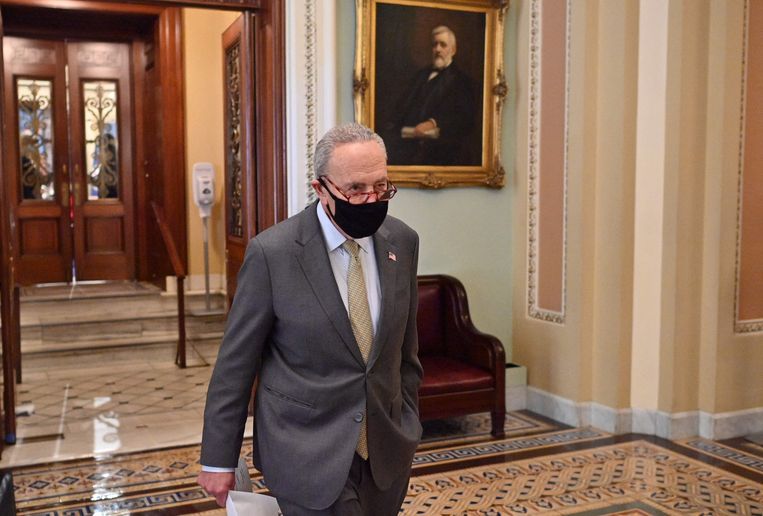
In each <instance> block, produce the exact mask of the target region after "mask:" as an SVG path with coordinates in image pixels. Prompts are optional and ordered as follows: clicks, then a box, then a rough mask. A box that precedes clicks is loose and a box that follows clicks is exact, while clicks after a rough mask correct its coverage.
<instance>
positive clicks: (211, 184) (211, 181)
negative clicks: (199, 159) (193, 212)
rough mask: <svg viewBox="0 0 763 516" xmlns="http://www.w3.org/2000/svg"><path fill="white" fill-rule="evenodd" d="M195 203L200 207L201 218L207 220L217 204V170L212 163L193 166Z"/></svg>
mask: <svg viewBox="0 0 763 516" xmlns="http://www.w3.org/2000/svg"><path fill="white" fill-rule="evenodd" d="M193 201H194V202H195V203H196V206H198V207H199V216H200V217H201V218H203V219H206V218H207V217H209V216H210V215H211V214H212V206H214V204H215V169H214V167H213V166H212V164H211V163H194V165H193Z"/></svg>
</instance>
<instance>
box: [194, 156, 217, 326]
mask: <svg viewBox="0 0 763 516" xmlns="http://www.w3.org/2000/svg"><path fill="white" fill-rule="evenodd" d="M193 202H195V203H196V206H198V207H199V216H200V217H201V220H202V222H203V223H204V224H203V231H204V232H203V234H202V239H203V242H204V293H205V296H204V301H205V303H204V304H205V307H206V313H211V310H212V308H211V304H210V293H209V217H210V216H211V215H212V206H214V205H215V168H214V167H213V166H212V163H194V164H193Z"/></svg>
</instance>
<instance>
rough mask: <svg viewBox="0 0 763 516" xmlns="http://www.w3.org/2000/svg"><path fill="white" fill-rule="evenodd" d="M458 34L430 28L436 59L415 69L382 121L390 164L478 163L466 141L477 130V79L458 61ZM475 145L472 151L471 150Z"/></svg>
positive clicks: (447, 29) (441, 26) (470, 139)
mask: <svg viewBox="0 0 763 516" xmlns="http://www.w3.org/2000/svg"><path fill="white" fill-rule="evenodd" d="M455 55H456V35H455V34H454V33H453V31H452V30H451V29H450V28H448V27H446V26H445V25H439V26H437V27H435V28H434V29H433V30H432V65H431V66H430V67H426V68H424V69H422V70H419V72H418V73H417V74H416V75H415V77H414V79H413V81H412V82H411V84H410V86H409V87H408V88H407V89H406V90H405V93H404V94H403V96H402V98H401V99H400V100H399V102H398V104H397V109H396V112H395V115H396V118H395V119H394V120H393V121H391V122H389V123H387V124H386V126H385V127H384V136H385V143H387V149H388V151H389V164H390V165H479V156H474V154H475V153H474V152H473V149H469V148H468V143H469V142H471V141H472V140H473V139H472V137H471V135H472V131H473V130H475V127H474V125H475V124H474V119H475V105H476V102H475V95H474V89H475V88H474V85H473V82H472V80H471V79H470V78H469V76H467V75H466V73H464V72H463V71H462V70H461V69H460V68H459V67H458V66H457V64H456V62H455V61H454V56H455ZM470 151H471V152H470Z"/></svg>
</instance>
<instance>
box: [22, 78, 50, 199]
mask: <svg viewBox="0 0 763 516" xmlns="http://www.w3.org/2000/svg"><path fill="white" fill-rule="evenodd" d="M16 95H17V106H18V121H19V125H18V130H19V135H18V138H19V170H20V172H21V181H20V182H21V197H22V199H24V200H42V201H55V193H56V186H55V168H54V167H53V106H52V101H51V99H52V97H53V81H49V80H44V79H35V78H17V79H16Z"/></svg>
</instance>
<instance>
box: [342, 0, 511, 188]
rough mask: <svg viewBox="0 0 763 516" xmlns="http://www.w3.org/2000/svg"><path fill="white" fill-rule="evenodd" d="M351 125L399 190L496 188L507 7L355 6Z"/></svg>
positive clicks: (448, 0) (486, 2)
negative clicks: (376, 144) (374, 139)
mask: <svg viewBox="0 0 763 516" xmlns="http://www.w3.org/2000/svg"><path fill="white" fill-rule="evenodd" d="M355 4H356V24H357V30H356V49H355V71H354V74H355V77H354V86H353V87H354V102H355V118H356V120H357V121H359V122H360V123H363V124H365V125H368V126H369V127H371V128H372V129H374V131H376V132H377V133H379V135H381V137H382V138H383V139H384V142H385V144H386V146H387V153H388V156H389V165H388V169H389V175H390V179H391V180H392V181H393V182H394V183H395V184H397V185H400V186H414V187H421V188H443V187H449V186H486V187H491V188H500V187H502V186H503V185H504V182H505V172H504V169H503V166H502V165H501V160H500V141H501V110H502V108H503V104H504V100H505V98H506V95H507V93H508V87H507V85H506V80H505V75H504V70H503V30H504V18H505V15H506V11H507V9H508V4H509V2H508V0H439V1H436V2H435V1H420V0H355Z"/></svg>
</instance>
